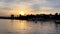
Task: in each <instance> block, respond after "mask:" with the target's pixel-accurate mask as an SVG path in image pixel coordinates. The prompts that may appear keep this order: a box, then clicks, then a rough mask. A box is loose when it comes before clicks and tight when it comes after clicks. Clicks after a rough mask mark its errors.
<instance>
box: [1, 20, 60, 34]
mask: <svg viewBox="0 0 60 34" xmlns="http://www.w3.org/2000/svg"><path fill="white" fill-rule="evenodd" d="M0 34H60V24H56V23H54V22H53V21H26V20H0Z"/></svg>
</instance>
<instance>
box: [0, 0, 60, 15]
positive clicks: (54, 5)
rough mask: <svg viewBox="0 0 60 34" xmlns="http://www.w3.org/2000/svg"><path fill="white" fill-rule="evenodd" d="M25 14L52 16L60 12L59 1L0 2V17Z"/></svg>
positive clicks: (4, 0)
mask: <svg viewBox="0 0 60 34" xmlns="http://www.w3.org/2000/svg"><path fill="white" fill-rule="evenodd" d="M20 11H24V13H25V14H42V13H44V14H50V13H52V14H54V13H56V12H58V13H59V12H60V0H0V16H2V15H3V16H5V15H11V14H14V15H18V13H19V12H20Z"/></svg>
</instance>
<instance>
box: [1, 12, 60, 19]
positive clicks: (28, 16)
mask: <svg viewBox="0 0 60 34" xmlns="http://www.w3.org/2000/svg"><path fill="white" fill-rule="evenodd" d="M0 19H19V20H30V19H31V20H57V19H59V20H60V14H58V13H55V15H52V14H49V15H47V14H37V15H32V14H31V15H26V16H22V15H19V16H17V17H15V16H14V15H13V14H12V15H11V17H2V16H0Z"/></svg>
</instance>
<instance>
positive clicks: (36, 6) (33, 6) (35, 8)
mask: <svg viewBox="0 0 60 34" xmlns="http://www.w3.org/2000/svg"><path fill="white" fill-rule="evenodd" d="M31 8H32V9H33V10H34V11H40V5H39V4H34V5H32V6H31Z"/></svg>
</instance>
